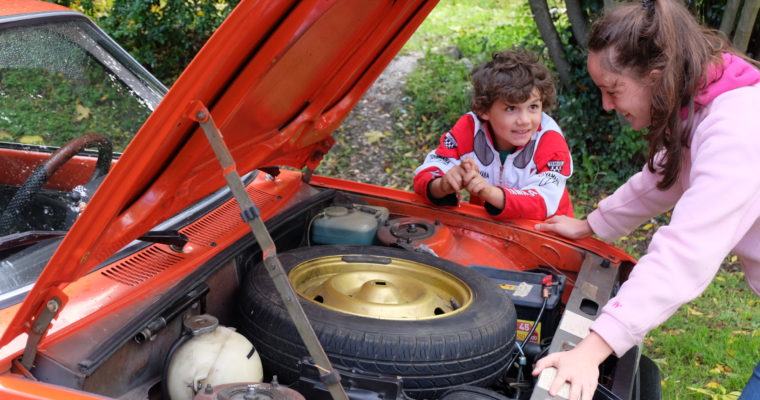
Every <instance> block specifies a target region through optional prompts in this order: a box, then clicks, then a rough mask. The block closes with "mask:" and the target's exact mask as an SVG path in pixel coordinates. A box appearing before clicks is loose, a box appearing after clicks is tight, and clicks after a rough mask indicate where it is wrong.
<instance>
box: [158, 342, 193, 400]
mask: <svg viewBox="0 0 760 400" xmlns="http://www.w3.org/2000/svg"><path fill="white" fill-rule="evenodd" d="M192 338H193V335H191V334H190V333H183V334H182V335H181V336H180V337H179V338H178V339H177V340H176V341H174V344H172V347H171V348H169V352H168V353H167V354H166V359H165V360H164V370H163V371H162V372H161V393H162V397H163V400H171V395H169V384H168V378H169V364H171V362H172V358H173V357H174V353H175V352H176V351H177V349H178V348H179V347H180V346H182V345H183V344H185V342H187V341H188V340H190V339H192Z"/></svg>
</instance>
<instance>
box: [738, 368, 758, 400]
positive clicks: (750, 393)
mask: <svg viewBox="0 0 760 400" xmlns="http://www.w3.org/2000/svg"><path fill="white" fill-rule="evenodd" d="M758 399H760V362H759V363H757V366H755V370H754V371H752V375H751V376H750V377H749V380H748V381H747V386H745V387H744V390H743V391H742V395H741V396H739V400H758Z"/></svg>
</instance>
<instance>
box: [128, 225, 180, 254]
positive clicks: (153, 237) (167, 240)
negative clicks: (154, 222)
mask: <svg viewBox="0 0 760 400" xmlns="http://www.w3.org/2000/svg"><path fill="white" fill-rule="evenodd" d="M137 240H142V241H144V242H151V243H162V244H166V245H169V246H171V247H172V249H174V250H176V251H182V248H183V247H185V245H186V244H187V242H189V241H190V239H189V238H188V237H187V235H185V234H183V233H180V232H179V231H176V230H168V231H149V232H148V233H146V234H144V235H142V236H140V237H139V238H137Z"/></svg>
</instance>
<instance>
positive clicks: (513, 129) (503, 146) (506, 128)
mask: <svg viewBox="0 0 760 400" xmlns="http://www.w3.org/2000/svg"><path fill="white" fill-rule="evenodd" d="M541 109H542V107H541V95H540V93H539V92H538V89H536V88H533V92H532V93H531V94H530V98H528V100H527V101H525V102H523V103H518V104H507V103H505V102H504V101H503V100H501V99H499V100H496V101H495V102H494V103H493V104H492V105H491V108H489V109H488V111H486V112H484V113H482V114H481V115H480V118H482V119H484V120H486V121H488V122H489V123H490V124H491V129H492V130H493V134H494V141H495V142H496V143H495V144H496V149H497V150H501V151H505V150H514V149H515V148H516V147H519V146H525V145H526V144H528V142H530V138H532V137H533V134H534V133H536V130H538V126H539V125H540V124H541Z"/></svg>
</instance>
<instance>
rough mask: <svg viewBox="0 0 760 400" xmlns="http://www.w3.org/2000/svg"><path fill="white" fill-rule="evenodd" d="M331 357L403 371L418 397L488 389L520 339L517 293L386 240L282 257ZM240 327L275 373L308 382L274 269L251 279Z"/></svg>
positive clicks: (260, 268) (259, 268) (352, 365)
mask: <svg viewBox="0 0 760 400" xmlns="http://www.w3.org/2000/svg"><path fill="white" fill-rule="evenodd" d="M279 258H280V261H281V263H282V265H283V267H284V269H285V271H286V273H287V274H288V279H289V280H290V283H291V284H292V285H293V287H294V289H295V290H296V292H297V293H298V294H299V295H300V296H299V300H300V302H301V305H302V306H303V308H304V311H305V312H306V315H307V316H308V317H309V320H310V322H311V324H312V326H313V328H314V331H315V332H316V334H317V336H318V337H319V340H320V342H321V343H322V346H323V348H324V350H325V352H326V353H327V355H328V356H329V357H330V360H331V361H332V362H333V363H335V364H339V365H342V366H344V367H346V368H349V369H355V370H358V371H366V372H371V373H375V374H376V373H380V374H388V375H393V376H400V377H402V380H403V387H404V392H405V393H406V394H407V395H408V396H410V397H413V398H430V397H437V396H439V395H440V394H442V393H443V392H445V391H446V390H448V389H451V388H453V387H456V386H460V385H475V386H487V385H490V384H491V383H493V382H494V381H495V380H496V379H497V378H499V377H500V376H501V375H502V373H503V372H504V370H505V369H506V367H507V365H506V362H507V359H508V358H509V356H510V354H511V352H512V349H513V343H514V340H515V327H516V314H515V308H514V305H513V304H512V302H511V300H510V299H509V297H508V296H507V295H506V294H505V293H504V291H503V290H501V289H500V288H499V287H498V286H497V285H496V283H494V282H493V281H491V280H490V279H489V278H487V277H485V276H484V275H482V274H480V273H479V272H477V271H474V270H470V269H468V268H465V267H463V266H461V265H459V264H455V263H453V262H450V261H447V260H443V259H440V258H437V257H434V256H432V255H428V254H423V253H417V252H412V251H407V250H402V249H396V248H389V247H378V246H318V247H309V248H301V249H296V250H293V251H289V252H286V253H282V254H280V255H279ZM241 296H242V298H241V299H240V301H239V302H238V304H239V305H240V312H241V316H242V318H241V322H240V324H241V325H240V332H241V333H242V334H243V335H244V336H246V337H247V338H248V339H249V340H251V342H253V344H254V346H255V347H256V349H258V351H259V354H260V355H261V359H262V363H263V364H264V370H265V371H266V373H267V374H270V375H277V377H278V379H279V380H280V381H281V382H285V383H289V382H292V381H294V380H297V379H298V363H299V360H300V359H302V358H303V357H306V356H308V352H307V350H306V348H305V347H304V345H303V342H302V340H301V338H300V337H299V335H298V332H297V331H296V329H295V326H294V324H293V323H292V322H291V319H290V317H289V316H288V314H287V311H286V309H285V307H284V306H283V304H282V300H281V298H280V296H279V294H278V293H277V291H276V290H275V287H274V284H273V283H272V280H271V279H270V277H269V275H268V273H267V271H266V268H265V267H264V265H263V264H261V263H259V264H258V265H256V266H254V267H253V269H252V270H251V271H250V272H249V274H248V276H247V278H246V279H245V280H244V281H243V284H242V290H241Z"/></svg>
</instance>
